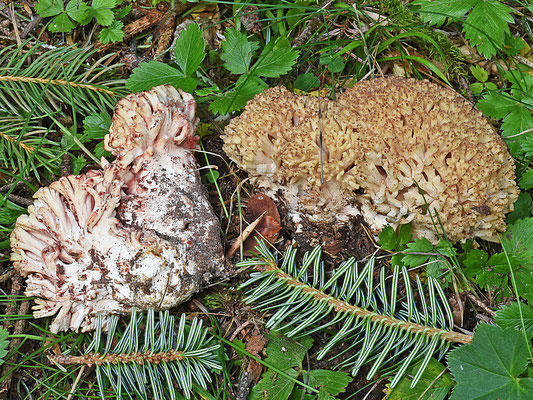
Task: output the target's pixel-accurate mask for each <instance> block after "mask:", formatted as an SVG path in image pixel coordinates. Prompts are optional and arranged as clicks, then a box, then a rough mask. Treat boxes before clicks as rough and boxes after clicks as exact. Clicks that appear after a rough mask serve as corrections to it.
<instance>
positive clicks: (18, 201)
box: [3, 194, 33, 207]
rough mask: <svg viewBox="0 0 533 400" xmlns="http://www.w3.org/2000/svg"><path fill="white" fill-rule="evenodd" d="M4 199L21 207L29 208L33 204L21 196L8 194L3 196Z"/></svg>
mask: <svg viewBox="0 0 533 400" xmlns="http://www.w3.org/2000/svg"><path fill="white" fill-rule="evenodd" d="M3 197H4V199H5V198H7V199H8V200H9V201H12V202H13V203H16V204H20V205H21V206H26V207H28V206H31V205H32V204H33V200H31V199H27V198H25V197H22V196H17V195H16V194H8V195H7V196H5V195H4V196H3Z"/></svg>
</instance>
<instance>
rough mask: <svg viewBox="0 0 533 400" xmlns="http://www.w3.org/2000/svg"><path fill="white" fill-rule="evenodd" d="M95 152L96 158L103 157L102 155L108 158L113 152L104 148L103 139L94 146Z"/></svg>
mask: <svg viewBox="0 0 533 400" xmlns="http://www.w3.org/2000/svg"><path fill="white" fill-rule="evenodd" d="M93 153H94V156H95V157H96V158H102V157H105V158H108V157H109V156H111V153H110V152H109V151H107V150H105V149H104V142H103V141H102V142H98V144H97V145H96V146H95V147H94V150H93Z"/></svg>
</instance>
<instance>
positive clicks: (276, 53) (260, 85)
mask: <svg viewBox="0 0 533 400" xmlns="http://www.w3.org/2000/svg"><path fill="white" fill-rule="evenodd" d="M258 49H259V44H258V43H257V42H251V41H249V40H248V38H247V37H246V35H245V34H244V33H241V32H239V31H237V30H235V29H229V30H228V32H227V34H226V40H225V41H224V42H223V44H222V50H223V52H222V55H221V56H220V58H221V59H222V60H223V61H224V67H225V68H226V69H227V70H228V71H230V72H231V73H233V74H236V75H241V76H240V77H239V78H238V79H237V81H236V82H235V85H234V87H233V88H232V89H230V90H228V91H225V92H224V93H220V94H218V95H216V98H215V100H214V101H213V102H212V103H211V104H210V106H209V109H210V110H211V111H213V112H214V113H218V114H227V113H229V112H232V111H236V110H240V109H241V108H243V107H244V106H245V105H246V103H247V102H248V100H250V99H251V98H252V97H254V96H255V95H256V94H258V93H260V92H262V91H263V90H265V89H266V88H268V85H267V84H266V82H265V81H264V80H263V79H261V78H279V77H280V76H281V75H284V74H286V73H287V72H289V71H290V69H291V68H292V66H293V65H294V64H295V62H296V58H297V57H298V52H297V51H295V50H293V49H292V48H291V46H290V43H289V42H288V40H287V39H286V38H283V37H280V38H278V39H277V40H271V41H270V42H269V43H268V44H267V45H266V46H265V47H264V48H263V49H262V51H261V53H260V54H259V56H258V57H257V60H256V61H255V63H253V64H252V60H253V59H254V58H255V53H256V52H257V50H258Z"/></svg>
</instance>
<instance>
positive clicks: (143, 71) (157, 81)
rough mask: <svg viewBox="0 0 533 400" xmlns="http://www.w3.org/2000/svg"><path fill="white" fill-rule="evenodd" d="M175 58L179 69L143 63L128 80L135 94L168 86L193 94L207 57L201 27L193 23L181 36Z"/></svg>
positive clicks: (153, 62) (154, 62) (165, 65)
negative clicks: (196, 74) (155, 87)
mask: <svg viewBox="0 0 533 400" xmlns="http://www.w3.org/2000/svg"><path fill="white" fill-rule="evenodd" d="M174 55H175V56H176V64H177V65H178V68H175V67H172V66H170V65H167V64H164V63H162V62H159V61H154V60H152V61H149V62H147V63H143V64H141V65H140V66H139V67H138V68H135V70H134V71H133V74H132V75H131V76H130V77H129V78H128V81H127V87H128V89H129V90H131V91H132V92H140V91H142V90H148V89H151V88H153V87H154V86H158V85H163V84H168V85H172V86H174V87H175V88H177V89H182V90H184V91H186V92H193V91H194V89H196V86H197V85H198V81H197V79H196V78H195V77H193V75H194V74H195V72H196V70H197V69H198V68H199V67H200V64H201V63H202V61H203V59H204V57H205V52H204V38H203V36H202V32H201V31H200V27H199V26H198V24H196V23H192V24H190V25H189V26H188V27H187V29H186V30H184V31H183V32H182V33H181V35H180V37H179V38H178V39H177V40H176V47H175V49H174Z"/></svg>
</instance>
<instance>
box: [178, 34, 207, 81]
mask: <svg viewBox="0 0 533 400" xmlns="http://www.w3.org/2000/svg"><path fill="white" fill-rule="evenodd" d="M204 47H205V43H204V37H203V36H202V31H201V30H200V27H199V26H198V24H196V23H192V24H189V26H187V29H185V30H184V31H183V32H181V34H180V37H179V38H178V39H177V40H176V47H175V48H174V55H175V56H176V64H178V65H179V67H180V68H181V71H182V72H183V74H184V75H186V76H192V74H194V72H195V71H196V70H197V69H198V67H199V66H200V64H201V63H202V61H203V60H204V57H205V52H204Z"/></svg>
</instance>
